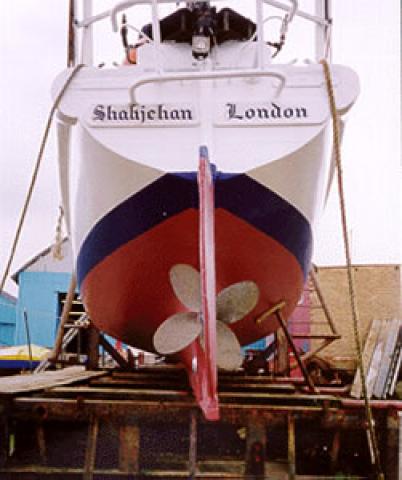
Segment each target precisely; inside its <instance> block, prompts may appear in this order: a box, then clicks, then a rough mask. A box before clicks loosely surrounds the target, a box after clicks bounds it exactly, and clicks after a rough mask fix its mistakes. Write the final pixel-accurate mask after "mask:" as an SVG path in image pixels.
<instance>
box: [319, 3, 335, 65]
mask: <svg viewBox="0 0 402 480" xmlns="http://www.w3.org/2000/svg"><path fill="white" fill-rule="evenodd" d="M315 15H316V16H317V17H321V18H323V19H324V20H326V21H328V22H330V21H331V19H332V0H315ZM330 45H331V26H330V25H329V26H328V25H326V26H324V25H320V24H318V23H317V25H316V30H315V56H316V60H317V61H320V60H321V59H323V58H325V56H326V55H328V60H329V61H331V52H330V50H329V51H326V50H327V47H329V46H330Z"/></svg>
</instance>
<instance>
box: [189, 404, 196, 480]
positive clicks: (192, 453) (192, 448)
mask: <svg viewBox="0 0 402 480" xmlns="http://www.w3.org/2000/svg"><path fill="white" fill-rule="evenodd" d="M188 473H189V480H195V478H196V475H197V411H196V410H191V412H190V444H189V452H188Z"/></svg>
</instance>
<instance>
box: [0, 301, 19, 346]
mask: <svg viewBox="0 0 402 480" xmlns="http://www.w3.org/2000/svg"><path fill="white" fill-rule="evenodd" d="M16 304H17V299H16V298H15V297H13V296H12V295H10V294H8V293H6V292H3V293H1V295H0V346H4V345H6V346H11V345H14V339H15V326H16Z"/></svg>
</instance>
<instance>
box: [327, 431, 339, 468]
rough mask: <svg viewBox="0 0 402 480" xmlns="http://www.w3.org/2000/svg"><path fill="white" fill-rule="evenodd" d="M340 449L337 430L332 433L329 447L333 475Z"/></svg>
mask: <svg viewBox="0 0 402 480" xmlns="http://www.w3.org/2000/svg"><path fill="white" fill-rule="evenodd" d="M340 448H341V430H340V429H339V428H338V429H337V430H335V432H334V436H333V439H332V446H331V452H330V457H331V473H332V474H334V475H335V473H336V470H337V467H338V457H339V450H340Z"/></svg>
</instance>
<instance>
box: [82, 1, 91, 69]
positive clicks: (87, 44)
mask: <svg viewBox="0 0 402 480" xmlns="http://www.w3.org/2000/svg"><path fill="white" fill-rule="evenodd" d="M82 17H83V19H84V20H85V19H86V18H91V17H92V0H83V1H82ZM81 63H83V64H84V65H88V66H89V65H92V64H93V27H92V23H90V24H89V25H87V26H85V27H84V28H83V31H82V43H81Z"/></svg>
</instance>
